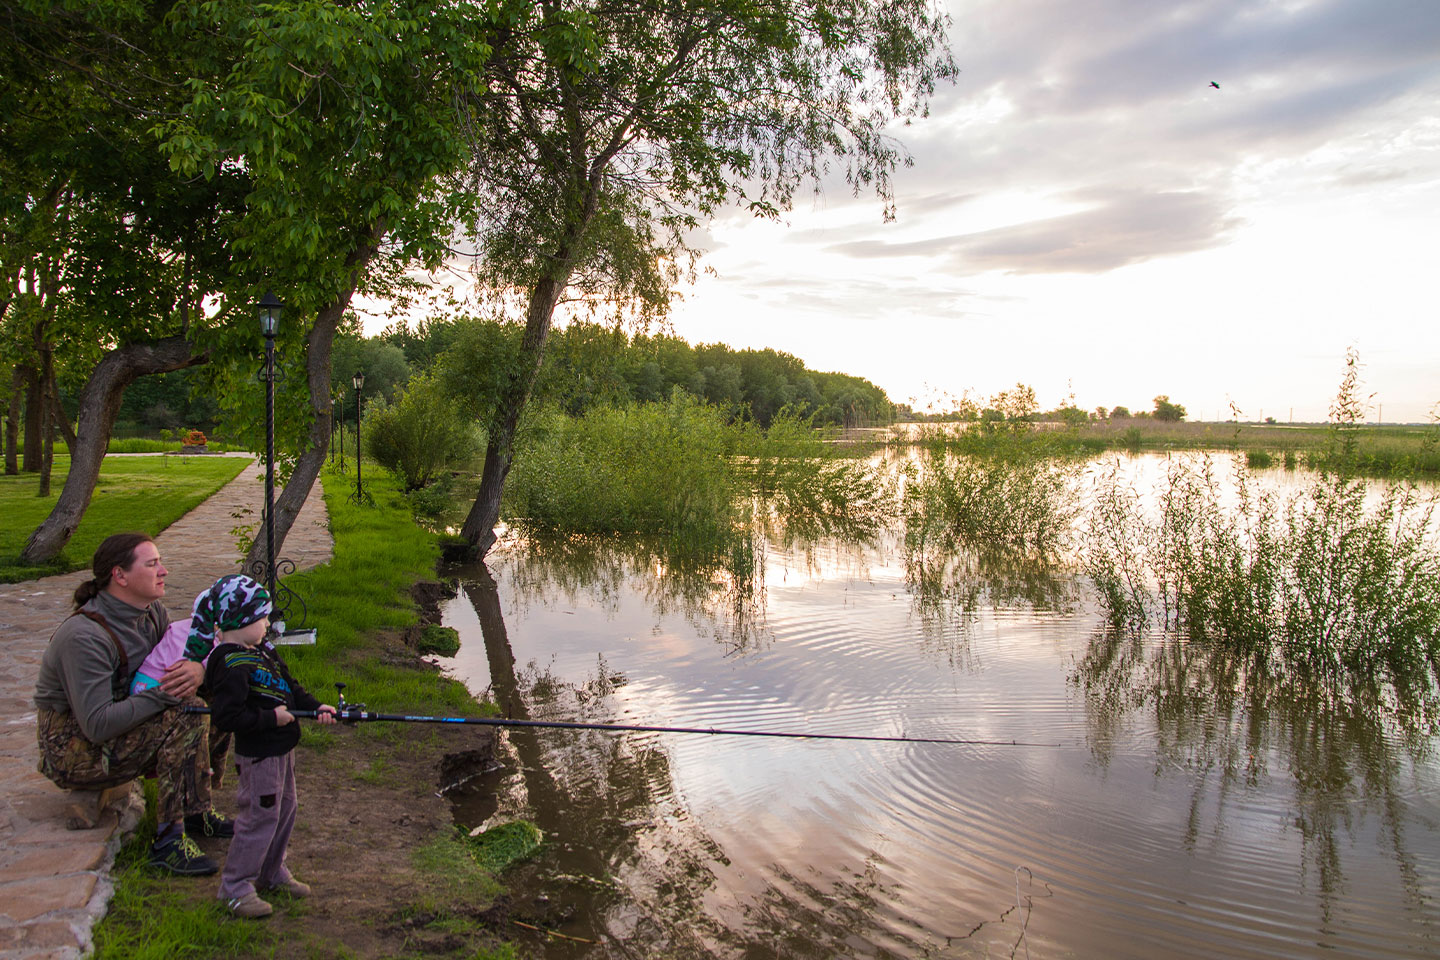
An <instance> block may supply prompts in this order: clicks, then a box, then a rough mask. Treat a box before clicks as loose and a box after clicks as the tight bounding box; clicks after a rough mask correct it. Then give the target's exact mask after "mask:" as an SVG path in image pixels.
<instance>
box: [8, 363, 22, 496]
mask: <svg viewBox="0 0 1440 960" xmlns="http://www.w3.org/2000/svg"><path fill="white" fill-rule="evenodd" d="M24 389H25V374H24V373H22V372H21V370H20V367H18V366H17V367H16V368H15V370H14V372H13V373H11V375H10V409H9V410H7V411H6V412H5V475H6V476H7V477H13V476H15V475H16V474H18V473H19V472H20V460H19V456H18V454H19V451H18V449H17V448H18V447H19V445H20V408H21V405H22V403H23V401H22V399H21V396H20V394H21V391H23V390H24Z"/></svg>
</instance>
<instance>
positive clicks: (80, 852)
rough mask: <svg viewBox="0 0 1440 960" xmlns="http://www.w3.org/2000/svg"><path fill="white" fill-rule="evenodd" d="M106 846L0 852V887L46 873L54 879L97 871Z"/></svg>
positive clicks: (59, 846) (75, 845)
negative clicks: (54, 875)
mask: <svg viewBox="0 0 1440 960" xmlns="http://www.w3.org/2000/svg"><path fill="white" fill-rule="evenodd" d="M106 853H107V849H106V844H105V843H104V842H102V841H99V840H92V841H90V842H89V843H72V842H68V841H67V842H66V843H59V844H54V845H51V846H41V847H32V848H29V849H26V848H23V847H14V848H12V849H9V850H6V851H3V852H0V858H5V859H0V883H5V882H7V881H12V880H19V879H24V878H27V877H32V876H36V875H38V874H40V873H42V872H44V871H46V870H48V871H49V872H51V873H53V874H56V875H64V874H68V873H81V872H83V871H86V870H98V869H100V867H101V866H102V865H103V863H104V861H105V855H106Z"/></svg>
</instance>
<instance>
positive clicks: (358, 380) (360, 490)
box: [350, 370, 365, 503]
mask: <svg viewBox="0 0 1440 960" xmlns="http://www.w3.org/2000/svg"><path fill="white" fill-rule="evenodd" d="M350 382H351V383H352V384H354V386H355V502H356V503H364V502H365V485H364V483H362V482H361V480H360V390H361V388H363V387H364V386H365V374H364V373H362V372H361V371H359V370H356V371H355V376H354V377H352V378H351V379H350Z"/></svg>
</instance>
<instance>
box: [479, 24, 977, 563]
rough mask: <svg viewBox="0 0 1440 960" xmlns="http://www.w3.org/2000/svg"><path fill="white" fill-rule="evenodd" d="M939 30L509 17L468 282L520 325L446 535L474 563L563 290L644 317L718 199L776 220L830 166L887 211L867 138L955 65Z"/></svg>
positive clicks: (482, 144) (880, 133)
mask: <svg viewBox="0 0 1440 960" xmlns="http://www.w3.org/2000/svg"><path fill="white" fill-rule="evenodd" d="M944 19H945V18H944V14H943V11H941V10H940V9H939V8H938V6H937V7H932V6H931V5H930V4H929V3H928V2H925V0H905V2H900V3H893V2H869V0H853V2H847V3H841V4H834V3H830V2H828V0H827V2H820V0H797V2H795V3H789V4H772V5H757V4H754V3H751V2H749V0H696V2H689V3H684V4H655V3H653V2H649V0H597V2H592V3H586V4H583V5H582V4H579V3H563V2H559V0H542V2H539V3H536V4H534V5H533V6H530V7H526V8H524V9H523V10H514V11H511V12H510V15H509V19H508V20H506V21H505V22H503V23H502V25H501V27H500V29H499V30H498V32H497V34H496V43H495V49H494V52H493V55H492V57H491V59H490V61H489V63H488V65H487V67H486V77H487V79H488V81H489V84H490V89H489V92H488V93H487V94H486V96H485V97H484V98H483V99H481V100H479V101H478V102H477V105H476V108H475V124H474V133H475V152H474V159H473V164H472V167H471V169H470V171H469V176H470V178H471V180H472V182H473V183H474V184H475V185H476V188H477V190H478V194H479V197H480V198H481V200H482V203H481V209H483V210H484V211H485V213H484V216H483V217H482V219H481V220H480V222H479V224H478V238H479V241H480V246H481V249H482V250H483V260H482V267H483V273H484V279H485V280H486V281H487V282H488V285H489V287H490V288H491V289H493V290H495V291H515V293H516V296H517V298H518V299H519V301H520V302H519V303H518V304H517V306H518V308H519V311H520V312H521V313H522V314H523V317H524V322H525V329H524V334H523V336H522V339H521V344H520V346H521V350H520V355H519V357H518V358H517V362H516V364H515V366H513V367H512V368H510V369H508V370H507V371H505V374H504V378H503V389H502V391H501V393H500V395H499V397H498V402H497V404H496V405H495V407H494V411H493V414H492V416H491V418H490V420H489V423H488V429H487V438H488V439H487V449H486V455H485V464H484V469H483V472H482V475H481V479H480V486H479V490H478V492H477V496H476V499H475V503H474V505H473V506H472V508H471V510H470V513H469V515H468V516H467V518H466V520H465V524H464V527H463V533H464V535H465V536H466V537H467V538H468V539H470V540H471V541H472V542H473V543H474V544H476V546H477V548H478V549H479V550H480V552H481V553H484V552H485V551H488V549H489V547H490V546H491V544H493V542H494V530H493V528H494V525H495V522H496V521H497V520H498V518H499V514H500V502H501V494H502V490H503V487H504V482H505V477H506V475H507V474H508V473H509V471H510V467H511V463H512V460H513V458H514V441H515V433H516V428H517V426H518V424H519V422H520V417H521V414H522V412H523V410H524V408H525V405H526V403H527V401H528V400H529V398H530V396H531V393H532V390H533V388H534V386H535V383H536V380H537V377H538V376H539V374H540V370H541V365H542V360H543V357H544V352H545V347H546V342H547V340H548V339H549V334H550V327H551V322H552V319H553V317H554V313H555V310H556V307H557V305H558V304H559V303H560V302H561V300H562V298H567V297H572V298H573V297H578V298H584V299H585V300H586V301H588V303H589V304H590V305H592V306H593V307H595V308H597V309H598V308H600V307H602V306H606V305H611V304H622V305H625V307H626V309H628V310H630V311H632V312H633V313H634V314H635V315H636V316H639V317H642V318H643V317H647V316H653V315H656V314H658V313H660V312H662V311H663V310H664V309H665V308H666V307H667V305H668V302H669V298H670V292H671V290H672V288H673V286H674V282H675V280H676V279H677V274H678V273H679V271H680V269H681V267H682V266H683V265H684V264H687V263H689V262H691V250H690V249H689V247H688V246H687V243H686V232H687V231H689V230H690V229H691V228H693V227H694V226H696V225H697V224H698V223H699V222H700V220H701V219H702V218H704V217H707V216H709V215H711V214H712V213H714V212H715V211H716V210H717V209H719V208H720V206H721V205H722V204H725V203H727V202H731V201H735V202H738V203H740V204H741V205H743V206H744V207H746V208H748V209H750V210H751V211H753V212H755V213H756V214H757V215H760V216H771V217H773V216H777V215H778V213H779V212H780V211H781V210H783V209H784V208H786V207H787V206H788V205H789V203H790V201H791V198H792V197H793V195H794V192H795V190H796V189H797V188H798V187H799V186H800V185H801V184H802V183H804V182H806V181H807V180H813V179H818V178H820V177H822V176H823V175H825V174H826V173H827V171H828V169H829V164H830V162H831V158H838V159H839V161H840V164H841V166H843V168H844V171H845V176H846V178H847V181H848V182H849V183H850V185H851V186H852V187H853V188H854V189H855V190H857V191H858V190H861V189H866V188H873V189H875V190H876V191H877V192H878V193H879V195H880V197H881V198H882V201H883V202H884V207H885V213H886V215H887V216H889V215H891V214H892V212H893V203H892V192H891V181H890V175H891V171H892V170H893V168H894V166H895V165H896V164H897V163H899V162H901V161H902V160H904V157H903V155H902V153H901V152H900V150H899V148H898V147H897V145H896V144H895V143H894V141H892V140H891V139H890V138H888V137H887V136H886V135H885V130H886V129H887V127H888V126H889V125H890V124H891V123H893V122H894V121H896V120H897V119H901V120H903V119H906V118H909V117H911V116H915V115H918V114H921V113H923V112H924V107H925V103H926V101H927V99H928V96H929V94H930V93H931V92H932V90H933V85H934V83H935V82H936V81H937V80H938V79H940V78H944V77H947V76H949V75H951V74H952V73H953V70H954V67H953V65H952V64H951V62H950V60H949V58H948V56H947V55H945V54H944V53H943V51H942V41H943V38H944ZM716 372H717V373H719V372H720V370H719V368H717V370H716ZM706 379H707V384H706V387H707V393H713V390H712V388H711V385H710V384H709V383H708V380H709V375H708V371H707V377H706Z"/></svg>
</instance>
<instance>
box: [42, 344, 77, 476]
mask: <svg viewBox="0 0 1440 960" xmlns="http://www.w3.org/2000/svg"><path fill="white" fill-rule="evenodd" d="M46 362H47V363H49V362H51V360H50V358H48V357H47V358H46ZM50 409H51V410H53V411H54V412H55V414H54V422H55V424H56V425H57V426H59V427H60V435H61V436H62V437H64V438H65V450H66V451H67V452H72V453H73V452H74V450H75V428H74V427H72V426H71V425H70V418H69V417H68V416H66V414H65V404H63V403H61V402H60V384H59V382H58V381H56V379H55V371H54V369H53V368H52V369H51V371H50Z"/></svg>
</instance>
